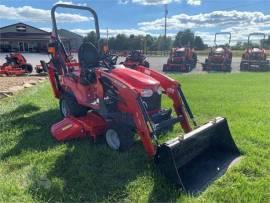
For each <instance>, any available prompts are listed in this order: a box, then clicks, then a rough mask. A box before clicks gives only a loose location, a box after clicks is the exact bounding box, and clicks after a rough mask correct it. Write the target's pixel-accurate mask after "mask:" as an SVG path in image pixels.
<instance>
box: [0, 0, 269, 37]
mask: <svg viewBox="0 0 270 203" xmlns="http://www.w3.org/2000/svg"><path fill="white" fill-rule="evenodd" d="M56 2H59V1H56V0H31V1H30V0H1V1H0V26H5V25H9V24H12V23H16V22H24V23H26V24H30V25H32V26H35V27H38V28H43V29H45V30H50V29H51V21H50V13H49V10H50V9H51V7H52V6H53V5H54V4H55V3H56ZM62 2H66V3H69V4H70V3H72V4H80V5H87V6H91V7H92V8H94V9H95V10H96V12H97V13H98V16H99V23H100V28H101V33H102V34H103V35H104V34H105V31H106V28H108V29H109V34H110V35H116V34H117V33H125V34H132V33H134V34H152V35H155V36H158V35H161V34H163V32H164V3H167V4H168V35H171V36H174V35H175V34H176V33H177V31H179V30H183V29H185V28H190V29H192V30H193V31H195V33H196V34H197V35H200V36H202V37H203V38H204V39H205V41H207V42H208V41H209V42H210V41H212V39H213V34H214V33H215V32H220V31H230V32H232V35H233V40H234V41H237V40H244V39H245V38H246V35H247V34H248V33H250V32H265V33H267V34H269V33H270V0H72V1H71V0H62ZM57 12H58V13H59V15H58V16H59V18H58V19H59V25H60V27H63V28H66V29H69V30H72V31H75V32H77V33H79V34H81V35H85V34H86V33H87V32H88V31H89V30H90V29H92V28H93V26H89V25H93V22H92V23H89V22H88V20H89V18H88V17H85V16H86V15H85V13H76V12H74V11H65V10H58V11H57ZM90 20H91V19H90Z"/></svg>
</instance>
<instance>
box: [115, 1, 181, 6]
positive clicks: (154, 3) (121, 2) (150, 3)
mask: <svg viewBox="0 0 270 203" xmlns="http://www.w3.org/2000/svg"><path fill="white" fill-rule="evenodd" d="M128 2H132V3H136V4H140V5H160V4H170V3H173V2H181V0H119V1H118V3H120V4H127V3H128Z"/></svg>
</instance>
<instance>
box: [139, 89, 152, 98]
mask: <svg viewBox="0 0 270 203" xmlns="http://www.w3.org/2000/svg"><path fill="white" fill-rule="evenodd" d="M152 95H153V90H151V89H144V90H142V91H141V96H142V97H151V96H152Z"/></svg>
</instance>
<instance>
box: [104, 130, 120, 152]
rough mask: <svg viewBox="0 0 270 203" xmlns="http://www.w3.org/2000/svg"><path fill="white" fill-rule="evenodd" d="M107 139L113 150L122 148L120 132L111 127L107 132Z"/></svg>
mask: <svg viewBox="0 0 270 203" xmlns="http://www.w3.org/2000/svg"><path fill="white" fill-rule="evenodd" d="M106 141H107V144H108V145H109V147H110V148H112V149H113V150H118V149H119V148H120V139H119V136H118V133H117V132H116V131H115V130H113V129H109V130H107V132H106Z"/></svg>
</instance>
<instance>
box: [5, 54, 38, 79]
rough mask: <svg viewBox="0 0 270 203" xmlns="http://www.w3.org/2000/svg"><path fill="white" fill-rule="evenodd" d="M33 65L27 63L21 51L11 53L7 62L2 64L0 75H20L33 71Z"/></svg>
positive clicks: (7, 57)
mask: <svg viewBox="0 0 270 203" xmlns="http://www.w3.org/2000/svg"><path fill="white" fill-rule="evenodd" d="M32 71H33V67H32V65H31V64H29V63H27V61H26V59H25V58H24V56H23V55H22V54H21V53H11V54H9V55H7V56H6V63H4V64H3V65H2V66H0V75H7V76H12V75H16V76H20V75H25V74H29V73H32Z"/></svg>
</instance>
